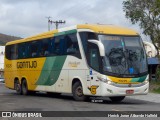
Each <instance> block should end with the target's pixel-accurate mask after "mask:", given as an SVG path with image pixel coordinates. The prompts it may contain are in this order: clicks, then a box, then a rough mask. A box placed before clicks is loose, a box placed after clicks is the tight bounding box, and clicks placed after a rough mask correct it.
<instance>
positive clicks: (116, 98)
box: [109, 96, 125, 102]
mask: <svg viewBox="0 0 160 120" xmlns="http://www.w3.org/2000/svg"><path fill="white" fill-rule="evenodd" d="M109 98H110V99H111V101H112V102H121V101H122V100H123V99H124V98H125V96H117V97H109Z"/></svg>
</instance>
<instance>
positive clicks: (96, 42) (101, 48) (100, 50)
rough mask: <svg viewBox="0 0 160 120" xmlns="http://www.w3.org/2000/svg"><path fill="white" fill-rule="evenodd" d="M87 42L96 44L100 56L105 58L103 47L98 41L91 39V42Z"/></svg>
mask: <svg viewBox="0 0 160 120" xmlns="http://www.w3.org/2000/svg"><path fill="white" fill-rule="evenodd" d="M88 42H91V43H94V44H96V45H97V46H98V48H99V52H100V56H101V57H103V56H105V49H104V45H103V44H102V43H101V42H100V41H98V40H94V39H93V40H88Z"/></svg>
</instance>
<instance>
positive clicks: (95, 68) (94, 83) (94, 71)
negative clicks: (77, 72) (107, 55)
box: [87, 43, 100, 95]
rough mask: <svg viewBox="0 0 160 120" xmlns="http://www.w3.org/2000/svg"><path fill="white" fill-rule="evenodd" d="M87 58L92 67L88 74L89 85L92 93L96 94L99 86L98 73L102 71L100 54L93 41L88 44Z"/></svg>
mask: <svg viewBox="0 0 160 120" xmlns="http://www.w3.org/2000/svg"><path fill="white" fill-rule="evenodd" d="M87 60H88V64H89V67H90V68H89V72H88V75H87V85H88V86H89V90H90V92H91V94H93V95H94V94H96V93H97V88H98V87H99V80H98V79H97V75H98V72H99V71H100V54H99V49H98V46H97V45H95V44H93V43H89V44H88V55H87Z"/></svg>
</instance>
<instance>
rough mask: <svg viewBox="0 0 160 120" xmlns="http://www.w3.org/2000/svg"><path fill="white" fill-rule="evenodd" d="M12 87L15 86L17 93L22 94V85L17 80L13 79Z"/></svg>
mask: <svg viewBox="0 0 160 120" xmlns="http://www.w3.org/2000/svg"><path fill="white" fill-rule="evenodd" d="M14 88H15V90H16V92H17V94H19V95H22V87H21V84H20V83H19V81H18V80H16V81H15V83H14Z"/></svg>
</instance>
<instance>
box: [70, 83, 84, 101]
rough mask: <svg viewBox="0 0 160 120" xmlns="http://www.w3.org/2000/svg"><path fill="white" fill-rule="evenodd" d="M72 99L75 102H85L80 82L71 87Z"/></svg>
mask: <svg viewBox="0 0 160 120" xmlns="http://www.w3.org/2000/svg"><path fill="white" fill-rule="evenodd" d="M72 94H73V98H74V99H75V100H76V101H84V100H86V96H85V95H84V94H83V88H82V85H81V83H80V82H75V83H74V84H73V86H72Z"/></svg>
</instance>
